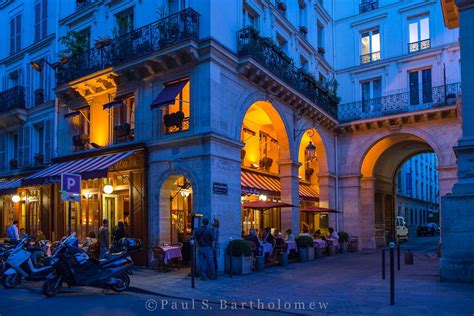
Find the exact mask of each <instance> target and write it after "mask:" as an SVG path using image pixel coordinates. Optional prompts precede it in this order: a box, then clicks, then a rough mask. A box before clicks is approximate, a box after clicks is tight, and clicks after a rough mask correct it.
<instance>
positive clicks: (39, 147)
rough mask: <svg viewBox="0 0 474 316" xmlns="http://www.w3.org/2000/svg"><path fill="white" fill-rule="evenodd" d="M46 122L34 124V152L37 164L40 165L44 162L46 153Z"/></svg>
mask: <svg viewBox="0 0 474 316" xmlns="http://www.w3.org/2000/svg"><path fill="white" fill-rule="evenodd" d="M44 127H45V126H44V122H40V123H37V124H35V125H33V142H32V145H33V146H34V148H33V154H34V159H35V164H36V165H40V164H42V163H43V162H44V153H45V128H44Z"/></svg>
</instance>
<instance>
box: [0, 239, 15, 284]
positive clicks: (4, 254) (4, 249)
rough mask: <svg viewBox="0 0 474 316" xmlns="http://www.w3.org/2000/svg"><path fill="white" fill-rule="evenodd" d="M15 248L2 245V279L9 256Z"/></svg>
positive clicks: (0, 246)
mask: <svg viewBox="0 0 474 316" xmlns="http://www.w3.org/2000/svg"><path fill="white" fill-rule="evenodd" d="M14 248H15V247H14V246H13V245H11V244H2V245H0V277H1V276H3V273H4V272H5V268H6V262H7V259H8V256H9V255H10V253H11V252H12V250H13V249H14Z"/></svg>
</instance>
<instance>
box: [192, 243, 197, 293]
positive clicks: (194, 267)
mask: <svg viewBox="0 0 474 316" xmlns="http://www.w3.org/2000/svg"><path fill="white" fill-rule="evenodd" d="M195 270H196V242H195V240H194V237H193V238H192V239H191V288H193V289H194V288H195V286H194V277H195V274H196V273H195Z"/></svg>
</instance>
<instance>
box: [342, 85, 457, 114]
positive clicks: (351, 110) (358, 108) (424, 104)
mask: <svg viewBox="0 0 474 316" xmlns="http://www.w3.org/2000/svg"><path fill="white" fill-rule="evenodd" d="M420 94H421V95H422V96H421V97H420ZM460 94H461V84H460V83H452V84H448V85H443V86H438V87H432V88H431V89H429V88H428V89H427V88H426V87H425V88H423V87H422V88H421V89H416V90H415V91H412V92H409V91H407V92H404V93H398V94H392V95H386V96H383V97H380V98H375V99H368V100H364V101H358V102H352V103H345V104H341V105H339V122H341V123H347V122H351V121H358V120H366V119H373V118H379V117H384V116H389V115H394V114H402V113H409V112H416V111H421V110H427V109H434V108H437V107H442V106H448V105H456V104H457V102H458V98H459V95H460Z"/></svg>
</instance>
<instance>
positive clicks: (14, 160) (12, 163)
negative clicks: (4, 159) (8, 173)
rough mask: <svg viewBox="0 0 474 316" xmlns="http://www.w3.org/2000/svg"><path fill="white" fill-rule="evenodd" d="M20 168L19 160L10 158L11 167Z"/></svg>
mask: <svg viewBox="0 0 474 316" xmlns="http://www.w3.org/2000/svg"><path fill="white" fill-rule="evenodd" d="M16 168H18V160H16V159H12V160H10V169H16Z"/></svg>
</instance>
